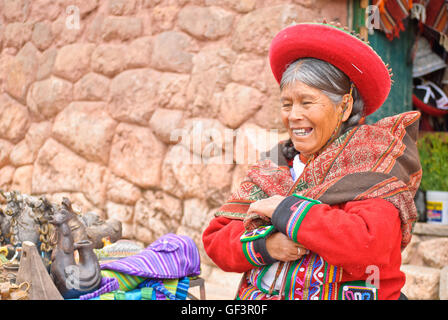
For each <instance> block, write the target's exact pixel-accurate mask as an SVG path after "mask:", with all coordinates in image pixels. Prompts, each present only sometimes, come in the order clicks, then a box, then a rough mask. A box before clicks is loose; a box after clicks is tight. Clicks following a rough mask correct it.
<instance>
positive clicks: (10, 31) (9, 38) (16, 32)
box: [3, 22, 33, 49]
mask: <svg viewBox="0 0 448 320" xmlns="http://www.w3.org/2000/svg"><path fill="white" fill-rule="evenodd" d="M32 32H33V25H32V24H31V23H22V22H14V23H9V24H7V25H6V26H5V27H4V31H3V38H4V46H5V47H13V48H16V49H20V48H21V47H22V46H23V45H24V44H25V43H26V42H28V41H29V40H30V39H31V35H32Z"/></svg>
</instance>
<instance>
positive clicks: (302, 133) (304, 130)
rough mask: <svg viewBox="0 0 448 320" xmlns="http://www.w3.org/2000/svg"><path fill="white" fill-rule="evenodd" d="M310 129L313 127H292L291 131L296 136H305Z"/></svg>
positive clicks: (308, 133) (309, 132)
mask: <svg viewBox="0 0 448 320" xmlns="http://www.w3.org/2000/svg"><path fill="white" fill-rule="evenodd" d="M312 131H313V128H300V129H293V130H292V133H293V134H294V135H295V136H296V137H306V136H308V135H310V134H311V132H312Z"/></svg>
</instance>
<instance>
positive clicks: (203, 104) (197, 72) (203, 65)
mask: <svg viewBox="0 0 448 320" xmlns="http://www.w3.org/2000/svg"><path fill="white" fill-rule="evenodd" d="M234 60H235V54H234V52H232V51H231V50H230V49H228V48H222V47H218V48H214V47H211V48H204V49H203V50H201V51H200V52H199V53H198V54H196V55H195V56H194V58H193V64H194V66H193V69H192V73H191V80H190V83H189V85H188V91H187V101H188V105H189V108H190V109H191V110H192V115H193V116H194V117H207V118H216V117H217V115H218V113H219V102H220V100H219V98H218V99H215V97H220V96H219V93H220V92H222V91H223V90H224V88H225V87H226V85H227V84H228V83H229V82H230V81H231V78H230V70H231V65H232V63H233V62H234Z"/></svg>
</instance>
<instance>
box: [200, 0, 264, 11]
mask: <svg viewBox="0 0 448 320" xmlns="http://www.w3.org/2000/svg"><path fill="white" fill-rule="evenodd" d="M256 2H257V1H256V0H205V4H206V5H207V6H221V7H225V8H231V9H233V10H236V11H237V12H240V13H247V12H250V11H252V10H253V9H254V8H255V5H256Z"/></svg>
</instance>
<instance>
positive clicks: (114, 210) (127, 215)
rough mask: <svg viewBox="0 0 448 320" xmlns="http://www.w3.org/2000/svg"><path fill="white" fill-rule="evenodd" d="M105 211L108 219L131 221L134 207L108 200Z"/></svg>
mask: <svg viewBox="0 0 448 320" xmlns="http://www.w3.org/2000/svg"><path fill="white" fill-rule="evenodd" d="M106 212H107V218H108V219H116V220H118V221H121V222H131V221H132V219H133V215H134V207H132V206H127V205H124V204H118V203H114V202H110V201H108V202H107V203H106Z"/></svg>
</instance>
